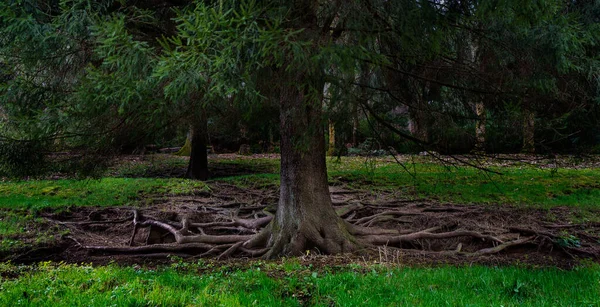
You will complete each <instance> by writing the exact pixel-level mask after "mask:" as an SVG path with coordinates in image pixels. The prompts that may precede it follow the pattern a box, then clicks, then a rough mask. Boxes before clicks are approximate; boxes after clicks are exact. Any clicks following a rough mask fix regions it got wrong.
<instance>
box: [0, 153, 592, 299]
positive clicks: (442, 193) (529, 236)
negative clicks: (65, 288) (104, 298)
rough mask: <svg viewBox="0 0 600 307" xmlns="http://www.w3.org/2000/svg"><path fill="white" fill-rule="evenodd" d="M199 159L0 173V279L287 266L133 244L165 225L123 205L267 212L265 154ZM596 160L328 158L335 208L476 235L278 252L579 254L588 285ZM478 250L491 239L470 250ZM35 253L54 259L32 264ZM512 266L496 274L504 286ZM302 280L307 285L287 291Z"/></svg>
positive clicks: (150, 240) (156, 213)
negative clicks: (32, 176)
mask: <svg viewBox="0 0 600 307" xmlns="http://www.w3.org/2000/svg"><path fill="white" fill-rule="evenodd" d="M209 161H210V168H211V171H212V174H213V179H212V180H210V181H208V182H206V183H202V182H194V181H190V180H183V179H178V178H179V177H181V176H182V175H183V173H184V171H185V166H186V162H187V160H186V158H180V157H175V156H169V155H149V156H127V157H122V158H121V159H119V161H118V162H117V163H115V164H114V165H113V167H111V168H110V169H109V170H108V171H107V174H106V176H105V177H104V178H103V179H101V180H84V181H81V180H74V179H69V178H66V177H65V176H62V175H60V174H56V175H54V176H52V177H51V178H47V179H44V180H28V181H19V182H13V181H5V182H2V183H1V185H0V261H9V262H5V264H4V265H3V266H0V276H2V280H10V281H11V282H16V283H17V284H19V283H21V284H19V285H20V286H23V284H22V283H23V282H25V279H23V278H28V277H27V276H29V277H30V276H33V275H36V274H38V275H39V274H40V271H42V272H46V273H43V274H46V275H47V274H49V273H48V272H53V273H52V274H58V273H57V272H63V271H65V270H67V271H69V270H71V271H69V272H70V273H69V274H81V272H80V271H79V270H81V269H82V268H81V267H78V266H70V265H68V264H80V263H87V264H93V268H94V269H92V270H101V268H102V267H104V268H105V269H106V268H109V269H110V268H112V269H114V270H117V268H115V267H113V266H114V265H115V264H118V265H119V267H122V268H123V269H124V270H129V269H127V268H131V267H136V268H139V267H140V266H142V267H143V268H144V269H145V270H161V269H160V268H164V267H165V266H167V267H169V268H173V267H174V266H175V269H180V268H182V267H188V268H189V267H193V271H200V272H203V274H208V275H211V274H213V275H214V274H222V273H223V270H225V271H226V272H232V271H235V272H237V271H240V270H241V271H242V272H248V271H252V270H255V269H256V268H259V270H260V268H262V269H263V270H266V274H267V275H268V276H270V277H272V278H278V277H277V276H279V275H281V276H280V277H282V276H283V277H285V276H288V275H289V274H288V273H285V272H286V270H287V269H288V267H289V266H290V262H289V261H290V260H285V259H283V260H278V261H271V262H265V261H263V260H260V259H255V260H249V258H253V257H251V254H249V253H248V252H244V251H243V250H235V251H233V252H228V251H230V250H231V249H230V248H231V247H232V246H233V245H235V244H229V245H224V247H222V248H211V246H205V245H203V246H197V247H193V248H185V249H176V250H169V249H167V250H163V249H160V248H159V249H152V250H150V249H144V248H145V246H159V247H160V246H162V245H165V244H169V243H171V242H173V241H174V238H173V237H172V236H171V235H170V234H169V233H168V232H165V231H160V230H159V229H157V228H156V227H154V229H153V228H152V227H142V228H139V229H135V230H134V228H136V227H134V224H135V223H134V217H135V216H137V215H140V216H143V217H144V219H149V220H154V221H162V222H164V223H167V224H169V225H172V226H173V227H182V224H181V223H182V221H183V220H184V219H185V220H190V221H192V222H193V225H194V228H195V229H194V230H193V232H194V233H197V234H202V235H207V236H239V237H243V236H251V235H254V234H256V233H257V232H258V231H260V229H261V227H263V226H264V225H265V223H268V221H269V216H271V215H272V213H273V212H274V208H275V206H276V204H277V199H278V179H279V175H278V172H279V171H278V162H279V160H278V156H277V155H255V156H238V155H213V156H211V157H210V160H209ZM398 162H400V163H401V164H400V163H398ZM457 163H459V164H460V165H457ZM465 163H468V164H473V165H475V166H476V167H475V168H474V167H472V166H465ZM599 166H600V163H599V162H598V159H596V158H594V157H587V158H580V157H570V156H567V157H553V158H545V157H537V156H514V155H507V156H501V157H494V158H493V159H492V158H491V157H481V156H479V157H431V156H399V157H397V158H396V159H394V158H391V157H380V158H361V157H351V158H347V157H342V158H341V159H337V158H328V169H329V181H330V192H331V195H332V201H333V204H334V206H335V207H336V211H337V212H338V214H339V215H340V216H341V217H343V218H344V219H345V220H346V221H348V222H350V223H353V224H355V225H360V226H365V227H376V228H382V229H389V230H396V231H397V232H398V233H400V234H403V233H412V232H418V231H423V230H428V231H429V230H430V231H432V232H438V233H441V232H457V231H466V232H469V233H477V234H480V235H481V236H482V237H473V236H457V237H452V238H445V239H417V240H412V241H405V242H401V243H397V244H390V245H385V246H379V247H367V248H365V249H364V250H361V251H359V252H356V253H353V254H344V255H338V256H323V255H320V254H319V251H307V252H306V254H305V255H304V256H302V257H299V258H296V259H293V260H292V262H291V263H292V264H291V266H294V267H296V266H297V267H298V268H299V269H298V270H299V271H301V272H304V273H306V272H305V271H307V270H308V271H309V272H310V275H309V276H308V277H307V276H305V275H306V274H304V275H302V274H300V275H298V276H296V278H303V279H306V278H309V279H310V278H312V277H315V276H314V274H322V273H323V272H330V271H331V270H332V268H334V269H333V270H334V271H336V272H337V271H340V272H348V271H352V272H359V273H360V272H363V271H365V272H366V271H369V272H370V271H371V270H373V272H379V273H381V272H388V273H389V272H393V270H398V269H401V268H403V267H406V266H409V267H413V268H415V270H418V268H426V267H436V268H439V270H442V271H443V270H448V269H449V267H448V266H451V267H457V268H459V273H457V272H454V273H452V274H458V275H460V274H467V275H468V274H471V273H472V272H470V271H469V273H465V272H463V271H460V270H461V269H460V268H468V267H470V266H473V265H475V266H477V267H479V266H484V267H482V270H486V269H485V268H494V267H498V266H500V267H506V268H507V270H510V268H513V267H515V266H516V267H517V268H523V269H522V270H525V271H527V270H536V268H545V269H544V270H550V271H544V272H553V273H551V274H555V272H554V271H552V270H556V269H559V270H562V269H568V270H573V269H575V270H578V269H581V268H582V267H586V268H588V269H589V270H586V273H585V274H591V275H590V276H591V277H590V276H587V277H586V278H588V277H589V278H592V279H596V280H595V283H592V284H590V285H586V287H591V288H590V291H596V293H598V290H600V267H599V266H598V263H599V261H600V258H599V257H600V205H598V204H600V176H598V175H600V169H598V167H599ZM257 221H258V222H257ZM254 222H257V223H254ZM248 223H250V224H251V225H250V226H248ZM488 238H497V239H499V240H502V242H519V243H518V244H514V245H507V246H506V247H503V248H501V249H497V250H496V249H494V248H496V247H498V246H501V245H502V244H499V243H495V242H490V240H489V239H488ZM97 247H103V248H97ZM104 247H106V248H104ZM212 247H214V246H212ZM481 250H486V251H490V250H493V252H486V253H477V251H481ZM44 261H54V262H62V263H66V264H64V265H62V266H61V265H59V266H53V265H50V266H48V265H46V266H45V267H44V264H43V263H44ZM106 265H108V267H105V266H106ZM374 265H375V266H377V267H373V266H374ZM265 266H266V267H265ZM381 266H383V267H381ZM63 267H66V269H65V268H63ZM224 268H225V269H224ZM105 269H102V270H105ZM112 269H111V270H112ZM450 270H451V269H450ZM466 270H471V269H466ZM517 270H521V269H517ZM94 272H95V271H94ZM532 272H534V271H527V272H525V273H523V272H522V274H525V275H527V274H529V275H531V274H535V273H532ZM363 273H364V272H363ZM363 273H360V274H363ZM286 274H287V275H286ZM294 274H295V273H294ZM404 274H406V272H405V273H404ZM549 274H550V273H549ZM292 275H293V274H292ZM44 276H45V275H44ZM294 276H295V275H294ZM319 276H321V275H319ZM38 277H39V276H38ZM288 277H289V276H288ZM457 278H458V277H457ZM482 278H483V277H482ZM523 278H525V277H521V279H523ZM548 278H550V277H548ZM550 279H551V278H550ZM2 280H0V289H2V287H6V285H3V284H2ZM515 280H516V281H514V280H512V279H511V281H509V282H508V284H507V285H504V286H503V287H505V288H507V289H508V288H510V289H509V292H510V291H515V290H516V291H517V294H518V291H519V287H520V286H519V284H518V280H519V278H516V279H515ZM512 283H516V284H512ZM17 284H15V285H17ZM559 284H560V283H559V282H557V286H558V285H559ZM287 286H289V285H287ZM7 289H8V288H7ZM10 289H13V288H10ZM14 289H17V288H14ZM14 289H13V290H14ZM538 290H539V289H538ZM15 291H16V290H15ZM302 291H304V292H307V291H308V290H306V289H304V290H303V288H301V287H300V288H299V289H295V290H294V291H292V292H294V295H299V293H300V294H302ZM536 291H537V290H536ZM540 291H541V290H540ZM512 294H514V293H512ZM519 295H520V294H518V295H517V296H516V297H517V298H518V297H519ZM565 297H566V296H565ZM4 298H5V299H6V297H4ZM513 298H515V297H513ZM520 299H523V298H520ZM1 300H2V297H0V301H1ZM303 300H306V298H302V297H296V302H300V303H303V302H304V301H303ZM309 301H310V300H309ZM584 301H585V300H584ZM319 302H320V301H319ZM335 302H337V303H340V301H339V300H336V301H335ZM406 302H409V301H406ZM586 302H588V301H586ZM589 302H592V303H594V302H595V303H598V301H594V300H591V301H589ZM312 303H315V301H314V300H313V301H312ZM226 305H227V304H226ZM550 305H553V304H550ZM575 305H578V304H575Z"/></svg>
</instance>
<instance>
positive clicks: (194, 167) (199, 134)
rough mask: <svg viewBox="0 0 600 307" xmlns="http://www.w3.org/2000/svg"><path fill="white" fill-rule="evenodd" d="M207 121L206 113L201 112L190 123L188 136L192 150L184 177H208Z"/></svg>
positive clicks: (202, 178)
mask: <svg viewBox="0 0 600 307" xmlns="http://www.w3.org/2000/svg"><path fill="white" fill-rule="evenodd" d="M207 127H208V121H207V118H206V113H205V112H202V114H201V115H200V116H198V117H197V118H196V120H195V121H194V122H193V123H192V124H191V127H190V138H191V141H192V142H191V143H192V144H191V146H192V151H191V153H190V162H189V164H188V169H187V172H186V177H188V178H191V179H197V180H206V179H208V178H209V177H210V173H209V171H208V153H207V151H206V143H207V140H208V137H207V130H208V129H207Z"/></svg>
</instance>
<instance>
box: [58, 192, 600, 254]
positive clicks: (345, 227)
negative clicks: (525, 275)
mask: <svg viewBox="0 0 600 307" xmlns="http://www.w3.org/2000/svg"><path fill="white" fill-rule="evenodd" d="M234 201H235V202H237V200H236V199H232V201H231V202H230V203H227V204H226V206H220V207H219V208H218V209H219V210H213V209H215V208H214V207H213V208H210V207H206V206H204V205H202V206H198V207H197V211H196V213H195V212H194V211H190V210H187V211H185V213H183V212H176V213H175V212H165V213H160V212H157V211H154V212H149V213H145V214H148V216H146V215H143V214H142V213H141V212H140V211H138V210H135V209H133V210H131V209H127V211H124V209H115V210H113V211H110V212H106V211H101V210H98V211H94V212H92V213H90V214H89V215H88V216H87V218H88V220H87V221H59V220H56V219H52V218H51V217H49V218H48V220H49V221H51V222H54V223H56V224H58V225H62V226H65V227H68V228H69V229H71V230H72V237H69V239H71V240H73V241H74V242H75V243H76V244H75V246H78V247H80V248H82V249H84V250H87V251H89V252H90V253H96V254H98V253H99V254H103V255H104V254H119V255H123V256H124V257H140V256H143V257H156V258H164V257H168V256H169V255H172V256H178V257H182V258H190V257H215V258H218V259H225V258H229V257H267V258H270V257H274V256H277V255H301V254H306V251H307V250H311V251H312V252H313V253H316V254H337V253H354V252H357V251H362V250H365V249H366V250H373V249H374V248H380V249H381V248H383V249H384V250H385V251H386V253H388V251H391V250H395V251H406V252H411V253H423V254H432V255H442V256H449V257H453V258H455V257H484V256H486V255H492V254H498V253H502V252H504V251H506V250H507V249H511V248H516V247H519V246H526V247H527V248H528V249H531V250H535V249H536V248H537V250H538V251H539V250H540V249H542V248H545V249H546V250H550V251H551V250H556V251H560V252H564V253H565V254H566V255H570V256H571V257H578V256H580V257H592V258H600V248H599V246H598V245H597V244H594V242H598V240H597V235H596V234H597V233H598V225H595V224H581V225H570V224H569V225H560V224H546V225H543V226H540V225H535V224H534V225H530V224H524V223H521V225H528V226H527V227H528V228H525V227H522V226H505V224H504V223H503V222H498V223H490V222H489V221H482V222H480V221H476V222H475V223H462V222H460V221H462V220H461V219H462V216H465V215H468V214H472V213H473V212H478V213H477V214H485V212H483V211H481V210H479V211H477V209H473V210H474V211H471V210H470V209H469V208H467V207H465V208H455V207H450V208H444V207H442V208H438V207H430V206H427V205H422V204H414V205H402V207H397V208H394V207H392V206H375V205H369V204H365V203H361V202H354V201H350V202H347V201H344V202H343V203H339V204H340V206H336V207H334V209H335V214H337V216H339V218H338V220H337V221H333V220H332V218H331V217H329V218H326V219H324V220H316V221H310V222H303V223H300V224H298V225H296V226H294V228H292V229H291V231H287V232H285V233H282V232H274V231H273V227H282V225H279V224H277V221H276V219H275V218H274V217H273V215H271V214H270V213H268V212H266V211H264V208H265V206H257V205H252V206H246V207H240V208H235V205H234V204H233V203H234ZM399 206H400V205H399ZM186 209H187V208H186ZM132 213H133V214H132ZM125 216H127V217H126V218H124V217H125ZM150 216H152V217H150ZM354 216H357V217H358V218H354ZM440 216H441V217H458V218H454V219H453V218H448V219H447V220H446V219H445V218H444V219H445V221H446V222H447V223H446V225H443V226H435V224H433V225H432V224H430V223H432V222H433V223H436V222H437V221H439V220H440ZM84 217H85V216H84ZM100 218H106V220H104V221H102V220H98V219H100ZM325 221H326V222H325ZM438 223H439V222H438ZM407 224H408V225H407ZM334 226H335V227H334ZM432 226H434V227H432ZM529 227H532V228H529ZM108 228H110V229H113V228H119V229H121V230H122V231H125V234H126V236H127V238H126V239H120V240H119V241H117V242H115V241H112V242H111V241H110V240H106V239H101V238H102V237H101V235H100V234H99V233H98V231H100V232H101V231H102V229H108ZM411 228H412V230H411ZM415 228H416V229H418V228H421V229H422V230H414V229H415ZM572 228H576V229H574V230H573V231H571V232H570V234H569V236H566V235H564V234H563V233H564V231H565V230H564V229H572ZM279 229H280V228H279ZM555 229H556V230H555ZM559 231H560V232H559ZM121 238H123V236H121ZM569 240H572V241H569ZM580 240H581V243H580V242H579V241H580ZM90 241H91V242H93V243H92V244H90V243H89V242H90ZM82 242H83V243H82ZM590 242H591V243H590ZM84 243H86V244H84Z"/></svg>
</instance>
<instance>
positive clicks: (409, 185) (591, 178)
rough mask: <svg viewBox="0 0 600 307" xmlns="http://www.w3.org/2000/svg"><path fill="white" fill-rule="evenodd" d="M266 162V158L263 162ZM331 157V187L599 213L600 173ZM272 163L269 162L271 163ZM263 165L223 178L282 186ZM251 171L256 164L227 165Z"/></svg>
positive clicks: (242, 161) (244, 183)
mask: <svg viewBox="0 0 600 307" xmlns="http://www.w3.org/2000/svg"><path fill="white" fill-rule="evenodd" d="M263 160H264V159H263ZM336 160H337V159H335V158H333V159H332V158H328V161H327V162H328V172H329V180H330V183H331V184H347V185H349V186H350V187H354V188H357V189H361V190H373V191H396V192H400V193H398V195H399V196H400V197H404V198H409V199H410V198H412V199H420V198H427V199H436V200H440V201H445V202H455V203H467V204H511V205H521V206H527V207H537V208H552V207H557V206H569V207H575V208H579V209H600V169H594V168H590V169H565V168H562V169H548V168H546V169H542V168H537V167H534V166H527V165H522V166H507V167H491V169H492V170H493V171H495V172H499V173H501V175H499V174H495V173H491V172H485V171H481V170H478V169H475V168H471V167H451V168H447V167H444V166H442V165H439V164H434V163H423V162H418V163H414V164H413V163H408V164H406V165H405V166H406V167H407V169H408V171H406V170H405V169H404V168H403V167H402V166H401V165H399V164H397V163H395V162H389V161H386V160H383V159H370V160H366V159H364V158H356V157H342V159H341V161H340V162H337V161H336ZM268 161H270V162H268ZM268 161H262V160H261V161H260V163H261V164H263V165H271V167H272V169H273V171H271V172H268V173H264V174H256V175H244V176H235V177H229V178H222V179H220V180H224V181H228V182H232V183H234V184H237V185H239V186H242V187H259V188H260V187H261V186H269V185H277V184H279V174H278V170H277V168H276V167H274V165H276V163H278V160H275V159H272V160H268ZM219 163H227V164H232V165H236V166H239V167H243V168H248V169H250V168H251V167H252V166H253V163H254V162H253V160H251V159H238V160H223V161H221V162H219Z"/></svg>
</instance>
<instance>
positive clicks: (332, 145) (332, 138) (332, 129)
mask: <svg viewBox="0 0 600 307" xmlns="http://www.w3.org/2000/svg"><path fill="white" fill-rule="evenodd" d="M328 124H329V148H328V149H327V155H328V156H333V155H335V124H334V122H333V121H332V120H331V119H330V120H329V121H328Z"/></svg>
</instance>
